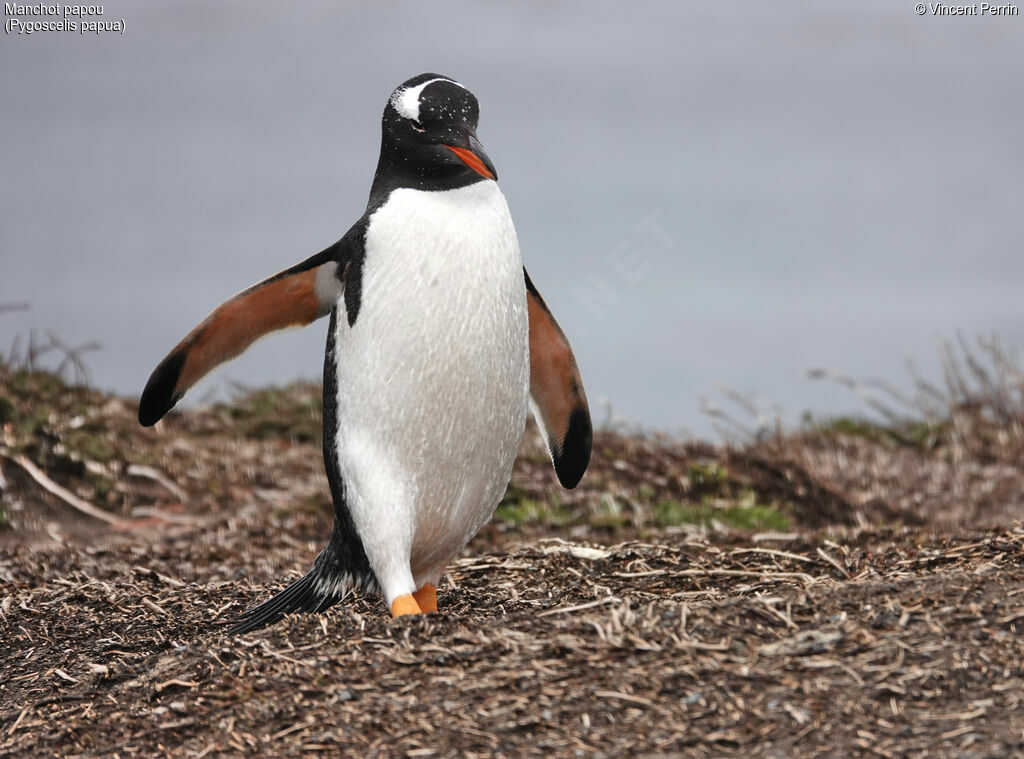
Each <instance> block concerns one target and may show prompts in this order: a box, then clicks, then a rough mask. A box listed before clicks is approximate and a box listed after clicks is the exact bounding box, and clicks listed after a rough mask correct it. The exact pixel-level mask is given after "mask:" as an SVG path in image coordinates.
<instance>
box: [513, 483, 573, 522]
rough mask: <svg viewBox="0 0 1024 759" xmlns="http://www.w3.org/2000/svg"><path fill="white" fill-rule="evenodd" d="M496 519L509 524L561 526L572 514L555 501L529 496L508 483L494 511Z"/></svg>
mask: <svg viewBox="0 0 1024 759" xmlns="http://www.w3.org/2000/svg"><path fill="white" fill-rule="evenodd" d="M494 516H495V518H496V519H497V520H499V521H501V522H505V523H506V524H510V525H515V526H519V525H524V524H540V525H547V526H549V527H562V526H563V525H566V524H568V523H569V521H570V520H571V519H572V514H571V513H570V512H569V510H568V509H566V508H564V507H563V506H562V505H561V504H559V503H558V502H557V501H555V503H548V502H547V501H538V500H537V499H535V498H531V497H529V496H528V495H527V494H526V493H525V492H523V491H522V490H520V489H519V488H517V487H515V486H513V485H509V487H508V490H506V491H505V497H504V498H502V499H501V503H500V504H498V508H497V510H496V511H495V513H494Z"/></svg>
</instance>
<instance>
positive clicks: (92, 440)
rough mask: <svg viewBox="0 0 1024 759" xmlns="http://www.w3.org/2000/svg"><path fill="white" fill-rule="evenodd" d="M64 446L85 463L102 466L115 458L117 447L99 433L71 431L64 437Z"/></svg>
mask: <svg viewBox="0 0 1024 759" xmlns="http://www.w3.org/2000/svg"><path fill="white" fill-rule="evenodd" d="M64 444H65V445H66V446H67V447H68V449H69V450H71V451H74V452H75V453H78V454H79V455H80V456H81V457H82V458H84V459H85V460H86V461H98V462H100V463H101V464H102V463H105V462H107V461H111V460H112V459H114V458H116V457H117V446H115V445H114V443H113V442H111V440H110V439H109V438H107V437H106V436H105V435H104V434H102V433H100V432H89V431H87V430H72V431H71V432H69V433H67V435H66V436H65V438H64Z"/></svg>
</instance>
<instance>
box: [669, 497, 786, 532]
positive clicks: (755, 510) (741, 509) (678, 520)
mask: <svg viewBox="0 0 1024 759" xmlns="http://www.w3.org/2000/svg"><path fill="white" fill-rule="evenodd" d="M653 517H654V523H655V524H657V525H659V526H660V527H678V526H679V525H684V524H693V525H700V526H705V527H706V526H708V525H710V524H711V523H712V521H715V522H720V523H721V524H724V525H725V526H726V527H731V528H733V529H735V530H786V529H788V528H789V518H788V517H787V516H786V515H785V514H783V513H782V512H781V511H779V509H778V508H776V507H775V506H765V505H764V504H758V503H751V504H749V505H736V506H723V507H717V506H712V505H710V504H702V505H695V504H689V503H680V502H678V501H659V502H658V503H657V504H656V505H655V506H654V511H653Z"/></svg>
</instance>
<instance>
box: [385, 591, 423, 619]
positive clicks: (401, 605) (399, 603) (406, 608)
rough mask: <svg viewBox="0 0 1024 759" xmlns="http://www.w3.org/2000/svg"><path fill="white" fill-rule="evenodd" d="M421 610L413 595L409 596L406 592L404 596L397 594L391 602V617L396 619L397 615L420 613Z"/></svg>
mask: <svg viewBox="0 0 1024 759" xmlns="http://www.w3.org/2000/svg"><path fill="white" fill-rule="evenodd" d="M422 613H423V610H422V609H421V608H420V605H419V604H418V603H417V602H416V598H415V596H411V595H409V594H408V593H406V594H405V595H404V596H399V597H398V598H396V599H395V600H394V601H392V602H391V618H392V619H397V618H398V617H404V616H405V615H406V614H422Z"/></svg>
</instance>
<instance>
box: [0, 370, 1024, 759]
mask: <svg viewBox="0 0 1024 759" xmlns="http://www.w3.org/2000/svg"><path fill="white" fill-rule="evenodd" d="M316 393H317V390H316V388H315V387H301V386H300V387H293V388H289V389H286V390H280V391H265V392H262V393H254V394H251V395H248V396H245V397H244V398H241V399H239V401H238V402H237V403H235V404H232V405H226V406H220V407H215V408H212V409H206V410H201V411H190V412H184V413H180V414H173V415H172V416H171V417H170V418H168V419H167V420H166V421H165V422H163V423H161V425H160V426H158V428H156V429H154V430H143V429H141V428H139V427H138V426H137V425H136V424H134V422H133V420H132V416H133V407H132V402H131V401H130V400H126V399H120V398H114V397H108V396H103V395H101V394H99V393H95V392H93V391H88V390H82V389H80V388H69V387H66V386H65V385H63V383H61V382H60V381H59V380H57V379H56V378H52V377H50V376H49V375H39V374H35V373H27V372H14V371H12V370H9V369H4V368H3V367H2V366H0V424H2V425H3V438H2V440H0V523H2V524H3V525H5V527H4V529H3V530H2V531H0V641H2V642H3V645H2V647H0V757H7V756H11V757H15V756H16V757H22V756H24V757H28V756H31V757H38V756H50V755H55V756H110V757H114V756H119V757H126V756H147V757H148V756H183V757H184V756H189V757H200V756H205V757H217V756H237V755H253V756H257V755H260V756H298V755H307V754H317V753H322V754H326V755H352V756H370V757H372V756H382V757H390V756H413V757H415V756H437V757H445V756H451V757H455V756H509V757H512V756H649V757H662V756H694V757H703V756H735V757H748V756H753V757H756V756H771V757H775V756H778V757H787V758H788V757H804V756H829V757H831V756H835V757H841V756H883V757H886V756H892V757H905V756H910V757H943V756H957V757H1001V756H1014V755H1021V754H1022V753H1024V636H1022V635H1021V631H1022V630H1024V525H1022V523H1021V522H1020V519H1021V517H1022V515H1024V508H1022V503H1021V495H1020V494H1021V493H1022V492H1024V476H1022V474H1021V473H1020V471H1019V467H1017V466H1013V465H1010V464H1007V463H1006V460H1005V459H1001V458H1000V457H999V456H993V455H990V454H986V455H979V456H973V457H971V456H965V455H959V456H958V455H951V451H952V452H954V453H955V451H957V450H960V451H961V453H962V449H955V448H952V447H950V446H946V445H943V444H939V445H932V444H928V445H916V444H915V445H910V444H907V443H906V442H905V441H903V442H901V441H893V440H891V439H888V438H886V437H885V436H880V435H879V434H877V433H878V430H873V429H872V430H868V431H867V432H865V430H851V429H849V428H847V427H846V426H841V425H833V426H832V427H830V428H829V429H828V430H822V429H818V430H815V431H813V433H812V432H810V431H805V432H803V433H800V434H797V435H790V436H787V437H785V438H782V437H779V438H778V439H775V440H765V441H760V442H757V443H750V444H748V445H746V446H744V447H740V448H725V447H718V446H711V445H707V444H682V443H679V442H674V441H670V440H661V439H657V438H651V437H643V436H636V435H627V434H623V433H622V432H621V431H620V432H612V431H603V432H601V433H600V434H599V435H598V437H597V440H596V444H595V457H594V463H593V465H592V468H591V471H590V472H589V473H588V475H587V477H586V478H585V479H584V482H583V484H582V485H581V487H580V488H578V489H577V490H574V491H561V490H560V489H559V488H558V485H557V482H556V480H555V478H554V475H553V473H552V472H551V471H550V464H548V463H546V462H545V460H544V452H543V449H542V448H541V446H540V443H539V439H538V438H537V435H536V433H535V431H533V430H530V431H528V433H527V438H526V440H525V442H524V445H523V450H522V452H521V455H520V458H519V461H518V462H517V466H516V473H515V475H514V477H513V482H512V485H511V486H510V489H509V493H508V494H507V495H506V499H505V501H504V503H503V504H502V506H501V508H500V509H499V513H498V516H497V518H496V520H495V522H494V523H493V524H492V525H490V526H488V528H486V529H485V530H484V531H483V532H482V533H481V534H480V535H479V536H478V537H477V539H476V540H474V542H473V543H471V544H470V546H469V547H468V548H467V550H466V552H465V555H464V556H463V557H462V558H461V559H459V561H458V562H457V563H456V564H455V565H454V566H453V567H452V568H451V571H450V573H449V575H448V577H447V579H446V580H445V581H444V582H443V583H442V587H441V589H440V592H439V605H440V608H441V612H440V613H438V614H431V615H426V616H423V617H412V618H410V617H406V618H402V619H399V620H395V621H392V620H391V619H389V617H388V615H387V614H386V609H385V608H384V605H383V603H382V602H381V601H380V600H379V599H376V598H372V597H363V596H354V597H352V598H350V599H348V600H346V601H345V602H344V603H342V604H340V605H338V606H337V607H335V608H334V609H331V610H330V611H328V612H327V613H325V614H322V615H319V616H294V617H289V618H287V619H286V620H284V621H283V622H281V623H279V624H277V625H275V626H273V627H271V628H269V629H267V630H263V631H259V632H256V633H252V634H249V635H244V636H239V637H232V636H228V635H226V634H225V633H224V629H225V628H226V627H227V626H228V624H229V623H230V622H231V621H232V620H233V619H234V618H235V617H237V615H238V614H239V613H241V612H242V611H243V610H244V609H246V608H248V607H250V606H252V605H253V604H256V603H259V602H260V601H262V600H265V599H266V598H267V597H269V595H270V594H272V593H273V592H275V591H277V590H279V589H280V588H281V587H282V586H283V585H284V584H285V583H286V582H287V581H289V580H291V579H294V578H295V577H297V576H298V575H299V574H300V573H301V572H303V571H304V570H305V569H306V568H307V567H308V565H309V562H310V561H311V560H312V558H313V557H314V556H315V555H316V552H317V551H318V550H319V548H320V547H321V546H322V544H323V542H324V541H325V539H326V535H327V530H328V529H329V525H330V522H329V519H330V504H329V500H328V495H327V491H326V481H325V479H324V476H323V473H322V463H321V461H320V456H319V450H318V445H319V443H318V437H317V436H318V434H319V433H318V431H317V430H318V425H319V418H318V415H319V406H318V404H317V402H316ZM83 505H85V506H91V507H93V508H96V509H101V511H100V512H99V514H100V516H101V517H103V518H96V517H95V516H87V515H85V514H83V513H82V512H81V511H80V508H81V507H82V506H83Z"/></svg>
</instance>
